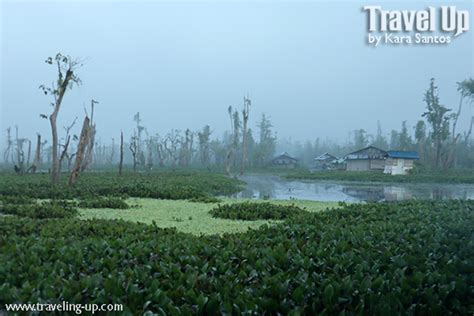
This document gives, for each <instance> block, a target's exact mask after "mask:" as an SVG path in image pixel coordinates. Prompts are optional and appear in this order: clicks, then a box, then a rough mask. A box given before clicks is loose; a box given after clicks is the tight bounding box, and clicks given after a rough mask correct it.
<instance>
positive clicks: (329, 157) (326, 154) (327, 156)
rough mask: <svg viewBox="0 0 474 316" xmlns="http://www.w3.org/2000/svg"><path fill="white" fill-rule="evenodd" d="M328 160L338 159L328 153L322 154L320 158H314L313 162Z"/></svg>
mask: <svg viewBox="0 0 474 316" xmlns="http://www.w3.org/2000/svg"><path fill="white" fill-rule="evenodd" d="M328 159H333V160H337V159H339V158H337V157H336V156H334V155H331V154H330V153H324V154H322V155H321V156H318V157H316V158H314V160H328Z"/></svg>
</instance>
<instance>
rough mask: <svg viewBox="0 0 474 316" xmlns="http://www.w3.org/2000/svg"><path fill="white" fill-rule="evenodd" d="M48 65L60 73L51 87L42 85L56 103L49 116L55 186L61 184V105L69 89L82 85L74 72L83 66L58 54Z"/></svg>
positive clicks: (52, 170)
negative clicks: (59, 120)
mask: <svg viewBox="0 0 474 316" xmlns="http://www.w3.org/2000/svg"><path fill="white" fill-rule="evenodd" d="M46 63H47V64H50V65H56V66H57V71H58V78H57V80H56V82H55V83H53V84H52V85H51V87H46V86H45V85H41V86H40V89H42V90H43V93H44V94H45V95H52V96H53V98H54V102H53V103H51V105H52V106H53V112H52V113H51V114H50V115H49V121H50V123H51V134H52V137H51V138H52V151H51V155H52V157H51V158H52V166H51V181H52V183H53V184H57V183H58V182H59V175H60V166H59V155H58V149H59V143H58V127H57V119H58V114H59V110H60V109H61V104H62V102H63V98H64V95H65V93H66V90H67V89H68V88H72V86H73V84H74V83H75V84H80V82H81V81H80V79H79V77H78V76H77V75H76V74H75V73H74V71H75V70H76V69H77V68H78V67H80V66H82V64H81V63H80V61H78V60H74V59H72V58H71V57H69V56H65V55H62V54H61V53H58V54H56V56H55V57H54V58H52V57H48V59H46Z"/></svg>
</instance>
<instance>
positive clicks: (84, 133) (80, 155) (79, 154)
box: [69, 116, 90, 186]
mask: <svg viewBox="0 0 474 316" xmlns="http://www.w3.org/2000/svg"><path fill="white" fill-rule="evenodd" d="M89 129H90V120H89V117H87V116H86V117H85V118H84V123H83V124H82V130H81V136H80V137H79V144H77V151H76V163H75V164H74V168H73V169H72V172H71V176H70V177H69V186H73V185H74V184H76V180H77V178H78V177H79V173H80V172H81V166H82V160H83V159H84V154H85V150H86V146H87V143H88V141H89V137H90V136H89Z"/></svg>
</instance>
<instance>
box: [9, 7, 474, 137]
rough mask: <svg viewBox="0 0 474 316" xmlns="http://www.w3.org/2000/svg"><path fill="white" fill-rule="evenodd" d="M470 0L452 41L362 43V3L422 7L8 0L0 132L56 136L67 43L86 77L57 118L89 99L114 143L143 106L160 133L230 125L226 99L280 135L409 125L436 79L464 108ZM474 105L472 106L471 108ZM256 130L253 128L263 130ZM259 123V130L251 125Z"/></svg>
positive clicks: (64, 120)
mask: <svg viewBox="0 0 474 316" xmlns="http://www.w3.org/2000/svg"><path fill="white" fill-rule="evenodd" d="M472 3H473V2H472V1H464V2H457V3H454V2H450V1H444V2H443V4H455V5H458V6H459V7H460V8H462V9H464V10H466V9H467V10H469V11H470V13H471V30H470V31H469V32H467V33H466V34H463V35H461V36H459V37H458V38H455V39H454V41H453V42H452V43H451V44H449V45H446V46H433V45H428V46H422V47H419V46H401V47H399V46H385V47H378V48H373V47H370V46H368V45H367V44H366V43H365V36H366V33H367V30H366V14H365V13H364V12H362V6H364V5H368V4H381V5H383V7H384V8H392V9H425V8H426V7H427V6H428V5H433V6H438V5H439V4H440V3H439V2H435V1H432V2H423V3H422V2H421V1H420V3H417V4H416V5H413V4H410V3H409V2H408V1H398V2H392V1H391V2H387V1H363V2H362V1H351V2H348V1H346V2H336V1H324V2H323V1H314V2H309V1H305V2H295V1H288V2H285V1H278V2H270V1H254V2H237V1H224V2H217V1H198V0H195V1H178V2H174V1H173V2H171V1H169V2H168V1H160V2H154V3H152V2H151V1H143V2H138V1H129V2H125V1H120V2H111V1H101V2H96V3H92V2H90V1H64V2H46V1H28V2H21V1H20V2H19V1H11V0H7V1H2V2H1V33H0V34H1V110H0V115H1V119H0V122H1V130H2V134H1V142H2V143H3V142H4V138H5V129H6V128H7V127H8V126H14V125H18V126H19V128H20V136H23V137H28V138H30V139H34V138H35V134H36V132H40V133H42V134H43V135H44V136H46V137H47V138H50V127H49V122H48V121H47V120H44V119H40V117H39V114H40V113H45V114H49V113H50V112H51V110H52V109H51V107H50V106H49V104H50V102H51V98H50V97H47V96H44V95H43V94H42V93H41V91H40V90H39V89H38V86H39V85H40V84H50V83H52V82H53V81H54V80H55V76H56V72H55V69H54V67H52V66H50V65H47V64H45V63H44V60H45V59H46V58H47V57H48V56H54V55H55V54H56V53H57V52H58V51H60V52H62V53H63V54H68V55H71V56H74V57H81V58H85V59H86V62H85V65H84V66H83V67H82V68H80V69H78V70H77V74H78V75H79V76H80V77H81V79H82V81H83V84H82V85H81V86H80V87H75V88H74V89H73V90H72V91H68V92H67V94H66V96H65V99H64V103H63V108H62V110H61V112H60V115H59V121H58V125H59V126H66V125H69V124H70V122H71V121H72V120H73V119H74V117H76V116H78V117H79V119H78V123H77V124H76V128H75V133H79V128H80V126H81V123H82V118H83V116H84V109H83V108H84V105H87V106H88V104H89V102H90V100H91V99H92V98H93V99H95V100H98V101H99V102H100V104H98V105H97V107H96V113H95V118H96V122H97V129H98V138H99V139H102V141H105V142H109V141H110V139H111V138H112V137H114V138H115V139H118V138H119V135H120V130H123V131H124V132H125V135H126V139H128V138H129V137H130V134H131V132H132V128H133V126H134V123H133V121H132V119H133V115H134V114H135V113H136V112H140V113H141V115H142V118H143V125H145V126H146V127H147V129H148V130H149V131H150V132H151V133H152V134H155V133H160V134H161V135H163V134H164V133H166V132H168V131H169V130H170V129H172V128H175V129H180V130H185V129H186V128H190V129H192V130H197V129H200V128H201V127H203V126H204V125H206V124H209V125H210V126H211V127H212V129H213V130H214V133H213V138H214V137H220V136H221V135H222V133H223V132H224V131H225V130H226V129H229V125H230V124H229V119H228V116H227V107H228V106H229V105H232V106H234V107H236V108H238V109H241V108H242V103H243V102H242V98H243V96H244V95H246V94H247V93H248V94H249V95H250V97H251V99H252V108H251V114H250V126H251V127H252V128H253V129H256V126H255V125H256V122H257V120H258V119H259V118H260V116H261V113H262V112H265V113H266V114H268V115H269V116H270V118H271V120H272V123H273V125H274V127H275V129H276V130H277V131H278V137H279V138H287V137H291V138H292V139H297V140H307V139H310V140H314V139H316V137H321V138H331V139H335V140H340V141H342V140H344V139H345V138H347V136H348V133H349V132H350V131H351V130H354V129H357V128H364V129H366V130H367V131H369V132H371V133H375V131H376V127H377V120H380V122H381V124H382V127H383V129H384V132H385V133H386V134H387V135H388V134H389V132H390V130H391V129H400V126H401V122H402V121H404V120H406V121H408V124H409V126H410V127H412V126H413V125H414V124H415V123H416V121H417V120H418V119H420V115H421V113H422V112H423V111H424V109H425V104H424V103H423V92H424V90H425V89H426V88H428V85H429V79H430V78H432V77H434V78H436V79H437V85H438V86H439V88H440V90H439V92H440V94H439V95H440V98H441V102H442V103H443V104H445V105H446V106H448V107H450V108H457V106H458V102H459V95H458V93H457V92H456V82H457V81H461V80H464V79H467V78H469V77H473V73H474V69H473V67H474V63H473V52H474V41H473V38H474V37H473V36H474V35H473V34H474V30H473V26H472V25H473V23H472V20H474V10H473V4H472ZM469 111H470V113H473V112H474V111H473V109H472V108H470V109H469V108H466V112H465V113H464V114H465V115H466V116H465V120H464V122H463V123H461V124H460V127H466V126H467V123H466V122H467V120H468V119H467V117H468V116H469ZM255 132H256V131H255ZM254 135H255V134H254Z"/></svg>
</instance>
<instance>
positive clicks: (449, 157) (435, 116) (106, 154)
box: [3, 54, 474, 184]
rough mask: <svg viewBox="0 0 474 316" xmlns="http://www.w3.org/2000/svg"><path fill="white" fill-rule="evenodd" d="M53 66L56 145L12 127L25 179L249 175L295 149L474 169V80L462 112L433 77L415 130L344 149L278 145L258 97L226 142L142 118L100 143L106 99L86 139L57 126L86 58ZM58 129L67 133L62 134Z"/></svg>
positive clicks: (356, 139)
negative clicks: (465, 123) (168, 171)
mask: <svg viewBox="0 0 474 316" xmlns="http://www.w3.org/2000/svg"><path fill="white" fill-rule="evenodd" d="M46 63H47V64H50V65H57V68H58V80H57V84H55V85H53V87H52V88H48V87H45V86H41V89H42V91H43V92H44V94H45V95H50V96H53V100H54V102H53V103H52V104H53V105H54V111H53V112H52V113H51V114H49V115H45V114H41V115H40V116H41V117H42V118H46V119H49V121H50V124H51V128H52V138H51V139H52V141H51V140H50V139H45V137H44V136H42V135H39V134H38V135H37V137H36V139H35V141H34V140H33V138H32V137H31V135H28V137H27V136H21V135H20V134H21V133H20V129H19V127H18V126H15V128H14V129H12V128H11V127H8V128H7V129H6V134H5V136H6V146H5V148H4V152H3V162H4V163H5V164H6V165H7V166H8V168H11V167H13V168H14V169H15V171H16V172H17V173H19V174H22V173H28V172H30V173H34V172H36V171H37V170H39V171H50V172H51V173H52V181H53V183H58V182H59V175H60V174H61V171H62V172H64V171H69V172H71V178H70V179H71V181H70V182H71V184H73V183H74V182H75V179H76V178H77V176H78V175H79V173H80V172H82V171H84V170H90V169H101V168H109V169H110V168H118V170H119V173H121V172H122V168H126V166H128V167H129V168H133V170H152V169H154V168H172V169H175V168H189V167H193V168H207V169H220V170H224V171H225V172H226V173H227V174H229V175H230V174H236V173H240V174H242V173H244V172H245V170H246V169H249V168H253V169H255V168H265V167H267V166H268V165H269V164H270V162H271V159H272V157H274V155H275V153H276V149H277V148H278V149H279V150H282V151H287V152H289V153H290V154H291V155H292V156H295V157H296V158H298V159H299V164H300V165H302V166H306V167H311V166H312V165H313V163H314V158H315V157H317V156H319V155H321V154H323V153H325V152H329V153H331V154H333V155H336V156H339V157H343V156H344V155H345V154H347V153H349V152H351V151H354V150H356V149H361V148H363V147H366V146H368V145H374V146H376V147H379V148H381V149H384V150H387V149H392V150H410V151H411V150H415V151H418V152H419V155H420V163H421V164H422V165H423V166H425V167H429V168H432V169H438V170H446V169H450V168H474V150H473V149H474V148H473V147H474V141H473V138H472V128H473V125H474V117H471V123H470V125H469V127H468V129H467V130H465V131H458V130H457V127H458V125H457V124H458V120H459V118H460V117H462V114H463V113H464V112H465V111H464V112H463V110H465V108H466V107H468V106H472V103H473V100H474V80H473V79H466V80H464V81H462V82H459V83H458V92H459V96H460V102H459V105H458V107H457V110H456V111H453V110H452V109H450V108H447V107H445V106H444V105H442V104H441V102H440V100H439V97H438V91H437V90H438V89H437V87H436V86H435V81H434V79H431V82H430V85H429V87H428V89H427V90H426V91H425V94H424V102H425V103H426V111H425V112H424V113H421V115H420V120H419V121H418V122H417V124H416V126H415V127H414V128H413V132H412V131H410V128H409V127H408V126H407V124H406V122H402V123H401V128H400V130H392V131H391V133H390V136H389V137H387V136H386V135H384V133H383V130H382V126H381V124H380V122H377V133H376V135H371V134H369V133H368V132H367V131H366V130H364V129H358V130H355V131H353V133H352V139H348V140H346V142H344V143H343V144H341V143H337V142H332V141H322V140H321V139H320V138H318V137H316V139H312V140H308V141H306V142H304V143H300V142H293V141H288V140H279V141H277V138H276V133H275V131H274V129H273V125H272V123H271V121H270V118H269V117H268V116H267V115H265V114H262V116H261V117H260V118H259V119H258V120H257V121H255V120H250V107H251V100H250V97H248V96H247V97H244V98H243V106H242V109H241V110H236V109H235V108H232V107H231V106H229V107H228V109H227V112H228V120H229V127H230V129H229V130H228V131H227V132H225V133H224V135H222V136H221V137H218V135H215V133H214V132H213V130H212V128H211V127H210V126H209V125H205V126H204V127H203V128H202V129H200V130H197V131H192V130H190V129H186V130H176V129H173V130H171V131H169V132H168V133H165V134H157V133H155V132H154V131H152V130H150V129H149V128H148V127H147V126H145V125H143V123H142V119H141V113H136V114H135V115H134V117H133V121H134V123H135V128H134V129H133V130H132V131H125V133H124V132H123V131H117V138H112V139H111V140H110V141H104V140H102V139H101V138H100V129H101V126H97V122H95V121H94V120H93V116H94V105H95V104H97V103H98V101H95V100H91V108H90V117H89V114H88V113H86V117H85V118H84V123H83V126H82V130H81V133H80V135H77V134H74V133H73V128H74V126H75V123H76V120H74V121H73V122H72V123H70V124H69V125H67V124H66V125H64V123H56V118H57V115H58V113H59V109H60V106H61V101H62V98H63V96H64V95H65V93H66V91H67V90H68V89H67V88H71V87H72V85H73V84H80V83H81V81H80V79H79V78H78V77H77V74H76V70H77V68H78V67H80V66H82V64H81V63H80V61H77V60H73V59H71V57H68V56H65V55H61V54H58V55H56V57H55V58H51V57H50V58H48V59H47V60H46ZM223 113H224V111H223ZM252 118H253V117H252ZM252 121H253V122H254V124H255V122H256V129H252V128H250V127H249V126H250V122H252ZM57 124H59V126H62V127H63V128H62V129H58V127H57ZM254 126H255V125H254Z"/></svg>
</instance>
